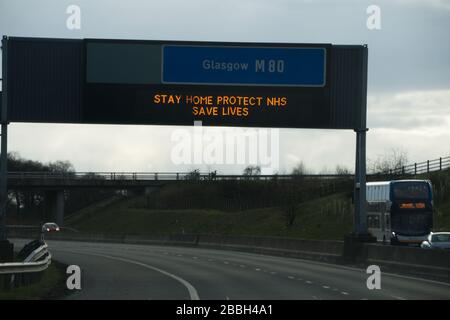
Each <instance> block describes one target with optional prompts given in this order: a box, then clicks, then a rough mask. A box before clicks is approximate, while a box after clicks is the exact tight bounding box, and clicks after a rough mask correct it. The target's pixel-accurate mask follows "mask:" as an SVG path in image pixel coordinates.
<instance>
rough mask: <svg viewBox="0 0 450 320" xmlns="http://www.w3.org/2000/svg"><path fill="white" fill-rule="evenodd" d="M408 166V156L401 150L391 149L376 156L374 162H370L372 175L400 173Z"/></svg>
mask: <svg viewBox="0 0 450 320" xmlns="http://www.w3.org/2000/svg"><path fill="white" fill-rule="evenodd" d="M407 164H408V154H407V153H406V151H404V150H402V149H394V148H393V149H391V150H390V151H389V153H386V154H384V155H382V156H378V158H377V159H376V160H375V161H370V164H369V166H370V170H371V171H372V172H373V173H382V174H389V173H392V172H401V171H402V168H403V167H404V166H406V165H407Z"/></svg>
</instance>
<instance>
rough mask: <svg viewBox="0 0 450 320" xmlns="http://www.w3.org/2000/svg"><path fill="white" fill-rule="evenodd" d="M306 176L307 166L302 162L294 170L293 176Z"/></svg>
mask: <svg viewBox="0 0 450 320" xmlns="http://www.w3.org/2000/svg"><path fill="white" fill-rule="evenodd" d="M305 174H308V170H307V169H306V166H305V164H304V163H303V161H300V162H299V163H298V164H297V165H296V166H295V167H294V169H292V175H294V176H303V175H305Z"/></svg>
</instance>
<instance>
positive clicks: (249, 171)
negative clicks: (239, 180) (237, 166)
mask: <svg viewBox="0 0 450 320" xmlns="http://www.w3.org/2000/svg"><path fill="white" fill-rule="evenodd" d="M242 174H243V175H244V176H248V177H255V176H259V175H260V174H261V167H260V166H248V167H246V168H245V169H244V172H243V173H242Z"/></svg>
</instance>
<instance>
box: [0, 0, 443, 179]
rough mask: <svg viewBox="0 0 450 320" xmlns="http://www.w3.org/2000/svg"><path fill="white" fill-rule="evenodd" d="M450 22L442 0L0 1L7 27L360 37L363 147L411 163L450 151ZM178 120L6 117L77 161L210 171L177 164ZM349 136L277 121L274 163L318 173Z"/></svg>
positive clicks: (188, 36)
mask: <svg viewBox="0 0 450 320" xmlns="http://www.w3.org/2000/svg"><path fill="white" fill-rule="evenodd" d="M69 5H78V6H79V7H80V8H81V29H80V30H69V29H68V28H67V27H66V20H67V18H68V14H66V9H67V7H68V6H69ZM369 5H377V6H378V7H379V8H380V9H381V29H379V30H369V29H368V28H367V25H366V21H367V19H368V17H369V14H367V13H366V10H367V7H368V6H369ZM449 31H450V0H387V1H364V0H343V1H332V0H279V1H275V0H227V1H225V0H142V1H136V0H127V1H123V0H122V1H117V0H101V1H100V0H86V1H79V0H78V1H76V0H71V1H65V0H40V1H32V0H28V1H24V0H0V34H4V35H8V36H28V37H60V38H119V39H146V40H200V41H203V40H205V41H245V42H255V41H259V42H292V43H314V42H317V43H333V44H363V43H365V44H368V47H369V88H368V127H369V129H370V130H369V132H368V136H367V143H368V146H367V156H368V158H369V159H375V158H377V157H379V156H380V155H383V154H385V153H387V152H389V151H390V150H391V149H401V150H403V151H405V152H406V153H407V155H408V158H409V160H410V161H411V162H414V161H423V160H427V159H434V158H437V157H440V156H446V155H450V143H449V141H450V130H449V128H450V59H449V57H450V41H449V39H450V34H449V33H450V32H449ZM176 129H179V128H177V127H163V126H109V125H101V126H100V125H47V124H39V125H38V124H14V123H13V124H11V125H10V126H9V146H8V147H9V150H10V151H17V152H19V153H20V154H21V156H23V157H26V158H31V159H34V160H40V161H44V162H48V161H55V160H69V161H71V162H72V163H73V164H74V166H75V168H76V169H77V170H78V171H186V170H191V169H193V168H197V167H200V169H201V170H202V171H206V170H208V169H212V168H213V167H212V166H209V167H208V166H207V165H204V166H199V165H176V164H174V163H173V161H172V160H171V150H172V149H173V147H174V142H173V141H171V136H172V133H173V130H176ZM354 144H355V134H354V133H353V132H352V131H336V130H302V129H296V130H291V129H289V130H288V129H283V130H280V149H279V156H280V163H279V170H278V171H279V172H289V171H290V170H291V169H292V167H293V166H295V165H296V163H298V162H299V161H303V162H304V163H305V165H306V166H307V167H308V168H310V169H311V170H314V171H316V172H319V171H324V170H325V169H328V170H331V169H333V168H334V167H335V166H336V165H337V164H340V165H345V166H347V167H348V168H352V167H353V166H354V158H355V155H354V152H355V147H354ZM243 167H244V166H242V165H241V166H237V165H235V166H230V165H224V166H218V167H217V168H218V169H219V171H220V172H228V173H239V172H241V171H242V169H243Z"/></svg>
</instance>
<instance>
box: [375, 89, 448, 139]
mask: <svg viewBox="0 0 450 320" xmlns="http://www.w3.org/2000/svg"><path fill="white" fill-rule="evenodd" d="M368 126H369V128H385V129H394V130H402V131H415V130H420V131H421V132H423V131H424V130H425V131H429V130H434V131H442V132H447V131H448V127H449V126H450V89H449V90H427V91H410V92H401V93H395V94H374V95H370V96H369V98H368Z"/></svg>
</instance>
